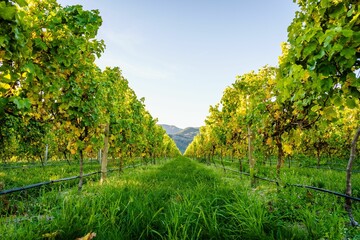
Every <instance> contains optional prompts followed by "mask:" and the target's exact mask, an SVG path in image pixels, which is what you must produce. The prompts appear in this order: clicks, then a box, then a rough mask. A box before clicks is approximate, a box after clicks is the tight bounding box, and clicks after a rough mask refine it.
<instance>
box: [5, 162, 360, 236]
mask: <svg viewBox="0 0 360 240" xmlns="http://www.w3.org/2000/svg"><path fill="white" fill-rule="evenodd" d="M304 193H305V195H303V193H302V192H296V191H295V190H294V189H288V188H286V189H278V188H277V187H276V186H274V185H271V184H264V185H261V184H259V185H258V187H257V188H256V189H252V188H250V186H249V181H248V179H247V178H243V179H240V178H239V177H238V176H237V175H231V174H224V172H223V171H222V170H220V169H214V168H213V167H207V166H205V165H202V164H200V163H197V162H194V161H191V160H189V159H187V158H183V157H180V158H177V159H173V160H170V161H169V162H166V163H164V164H161V165H157V166H153V165H148V166H146V167H142V168H138V169H134V170H131V171H130V170H129V171H125V173H124V174H122V175H118V174H117V173H114V174H111V175H110V177H109V179H108V181H107V182H106V183H105V184H103V185H99V184H98V183H89V184H87V185H86V186H85V187H84V190H83V192H82V193H81V194H78V193H77V190H76V189H75V188H74V189H70V190H66V191H63V192H60V193H59V192H56V191H52V192H44V193H43V194H42V195H41V197H38V198H34V199H33V200H32V201H31V202H28V203H27V204H30V205H32V204H34V205H36V206H37V207H36V208H35V209H33V210H32V211H31V212H28V213H22V214H20V215H16V216H7V217H4V218H2V219H1V220H0V239H51V237H50V236H52V238H53V239H75V238H77V237H81V236H84V235H85V234H86V233H89V232H96V234H97V237H96V238H95V239H321V238H323V239H344V237H355V236H356V234H358V232H357V231H356V230H351V232H350V230H348V229H347V227H346V217H347V216H346V214H345V213H344V212H343V211H342V210H341V206H337V203H336V200H335V203H334V201H333V200H331V199H330V200H327V198H326V197H324V199H318V196H317V195H315V196H314V195H313V196H307V195H306V192H304ZM320 200H321V201H324V203H325V204H330V203H331V204H333V203H334V205H331V206H328V205H324V206H323V205H322V204H321V202H320ZM314 203H316V204H314Z"/></svg>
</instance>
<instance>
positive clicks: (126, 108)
mask: <svg viewBox="0 0 360 240" xmlns="http://www.w3.org/2000/svg"><path fill="white" fill-rule="evenodd" d="M0 19H1V21H0V149H2V150H1V151H0V157H1V159H2V161H3V162H9V161H21V160H24V159H27V160H29V161H35V160H39V159H40V160H43V158H44V157H43V156H44V149H45V146H46V145H48V146H49V148H50V149H51V152H52V154H53V157H55V158H56V157H57V158H65V159H69V157H70V156H75V157H76V158H77V159H78V160H79V162H80V176H82V174H83V171H82V168H83V161H84V158H85V157H94V158H96V156H97V154H98V151H99V149H102V150H103V151H102V152H103V154H102V180H104V179H105V177H106V168H107V155H110V156H112V158H113V159H120V160H119V164H120V166H121V165H122V164H123V161H124V159H132V158H143V159H147V160H151V161H153V162H155V159H156V158H158V157H171V156H176V155H179V154H180V152H179V150H178V148H177V147H176V145H175V143H174V142H173V141H172V140H171V139H170V138H169V137H168V135H167V134H166V133H165V131H164V130H163V129H162V128H161V127H160V126H158V125H157V124H156V123H157V119H155V118H153V117H152V116H151V115H150V113H149V112H148V111H147V110H146V109H145V104H144V99H143V98H142V99H138V97H137V96H136V94H135V92H134V91H133V90H132V89H131V88H130V87H129V85H128V81H127V80H126V79H125V78H124V76H123V75H122V73H121V70H120V69H119V68H118V67H114V68H110V67H107V68H106V69H105V70H101V69H100V68H99V67H98V66H97V65H96V64H95V60H96V58H99V57H100V56H101V53H102V52H103V51H104V49H105V43H104V41H102V40H98V39H97V38H96V36H97V31H98V29H99V27H100V26H101V24H102V19H101V16H100V14H99V11H98V10H91V11H87V10H84V9H83V8H82V6H80V5H74V6H66V7H63V6H61V5H59V4H58V3H57V2H56V0H45V1H36V0H5V1H1V2H0ZM81 187H82V178H80V183H79V190H80V189H81Z"/></svg>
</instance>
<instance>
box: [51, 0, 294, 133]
mask: <svg viewBox="0 0 360 240" xmlns="http://www.w3.org/2000/svg"><path fill="white" fill-rule="evenodd" d="M58 2H59V3H60V4H61V5H63V6H66V5H73V4H80V5H83V6H84V8H85V9H99V10H100V14H101V16H102V18H103V25H102V27H101V29H100V31H99V34H98V38H99V39H103V40H104V41H105V44H106V50H105V53H104V54H103V55H102V57H101V58H100V59H99V60H97V64H98V65H99V66H100V67H101V68H104V67H106V66H110V67H115V66H118V67H120V68H121V69H122V72H123V75H124V76H125V78H127V79H128V80H129V83H130V87H131V88H133V89H134V90H135V92H136V94H137V96H138V97H139V98H141V97H145V104H146V108H147V109H148V110H149V111H150V113H151V115H152V116H153V117H155V118H158V119H159V123H166V124H171V125H176V126H178V127H181V128H185V127H189V126H192V127H198V126H201V125H204V120H205V118H206V116H207V115H208V110H209V106H210V105H214V104H216V103H217V102H219V101H220V98H221V96H222V93H223V90H224V89H225V88H226V87H227V86H229V85H230V84H231V83H233V82H234V81H235V76H236V75H241V74H244V73H247V72H249V71H251V70H257V69H258V68H260V67H262V66H264V65H266V64H269V65H273V66H275V65H277V60H278V56H279V55H280V53H281V50H280V43H281V42H284V41H286V39H287V27H288V25H289V24H290V23H291V20H292V18H293V17H294V16H295V11H296V9H297V6H296V4H294V3H293V1H292V0H251V1H250V0H223V1H217V0H177V1H175V0H151V1H150V0H116V1H115V0H101V1H100V0H58Z"/></svg>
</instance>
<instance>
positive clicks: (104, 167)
mask: <svg viewBox="0 0 360 240" xmlns="http://www.w3.org/2000/svg"><path fill="white" fill-rule="evenodd" d="M109 128H110V124H109V123H106V125H105V130H104V135H105V137H104V154H103V155H102V158H101V179H100V184H102V183H103V182H104V181H105V179H106V172H107V155H108V151H109Z"/></svg>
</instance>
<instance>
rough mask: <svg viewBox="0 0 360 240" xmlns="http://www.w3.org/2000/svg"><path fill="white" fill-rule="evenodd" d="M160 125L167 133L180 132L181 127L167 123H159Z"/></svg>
mask: <svg viewBox="0 0 360 240" xmlns="http://www.w3.org/2000/svg"><path fill="white" fill-rule="evenodd" d="M160 126H162V127H163V129H164V130H165V131H166V133H167V134H175V133H177V132H180V131H181V130H182V129H181V128H178V127H176V126H173V125H167V124H160Z"/></svg>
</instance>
